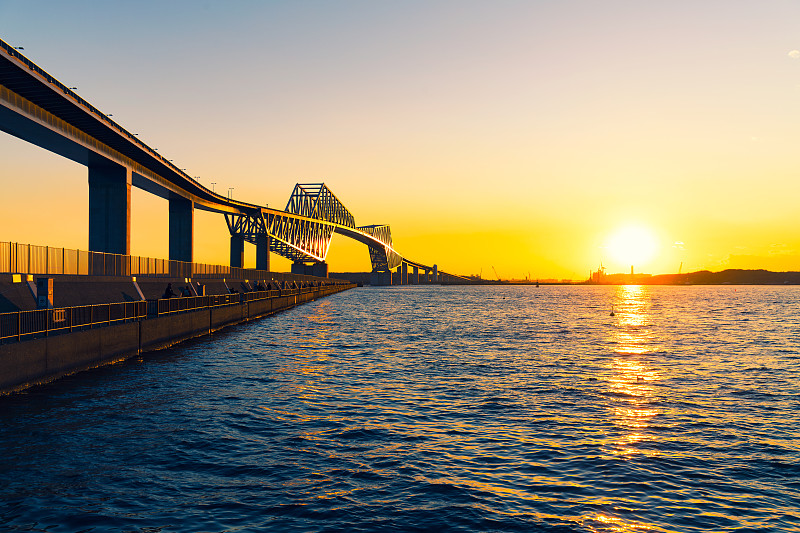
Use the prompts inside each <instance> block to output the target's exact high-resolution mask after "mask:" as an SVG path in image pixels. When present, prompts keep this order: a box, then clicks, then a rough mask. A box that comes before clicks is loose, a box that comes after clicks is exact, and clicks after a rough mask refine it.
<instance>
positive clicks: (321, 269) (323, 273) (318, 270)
mask: <svg viewBox="0 0 800 533" xmlns="http://www.w3.org/2000/svg"><path fill="white" fill-rule="evenodd" d="M311 275H312V276H317V277H318V278H327V277H328V263H325V262H324V261H323V262H321V263H314V265H313V266H312V267H311Z"/></svg>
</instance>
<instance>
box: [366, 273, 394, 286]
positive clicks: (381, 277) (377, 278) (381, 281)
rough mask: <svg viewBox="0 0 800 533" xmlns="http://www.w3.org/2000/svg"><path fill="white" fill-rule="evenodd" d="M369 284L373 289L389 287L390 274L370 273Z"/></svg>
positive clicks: (390, 281) (390, 282)
mask: <svg viewBox="0 0 800 533" xmlns="http://www.w3.org/2000/svg"><path fill="white" fill-rule="evenodd" d="M369 284H370V285H372V286H373V287H378V286H383V285H391V284H392V273H391V272H370V274H369Z"/></svg>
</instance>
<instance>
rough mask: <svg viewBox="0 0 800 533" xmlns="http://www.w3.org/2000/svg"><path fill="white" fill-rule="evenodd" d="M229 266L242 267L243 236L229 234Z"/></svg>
mask: <svg viewBox="0 0 800 533" xmlns="http://www.w3.org/2000/svg"><path fill="white" fill-rule="evenodd" d="M231 267H234V268H244V236H242V235H231Z"/></svg>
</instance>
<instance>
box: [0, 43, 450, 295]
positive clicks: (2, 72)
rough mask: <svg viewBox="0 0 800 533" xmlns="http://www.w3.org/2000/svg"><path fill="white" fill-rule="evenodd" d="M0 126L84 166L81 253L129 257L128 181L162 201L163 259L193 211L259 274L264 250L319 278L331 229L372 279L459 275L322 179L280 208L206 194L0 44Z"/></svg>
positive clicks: (183, 251)
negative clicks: (418, 252)
mask: <svg viewBox="0 0 800 533" xmlns="http://www.w3.org/2000/svg"><path fill="white" fill-rule="evenodd" d="M0 130H2V131H4V132H6V133H8V134H10V135H13V136H15V137H18V138H20V139H23V140H25V141H27V142H30V143H32V144H34V145H36V146H39V147H41V148H44V149H46V150H49V151H51V152H53V153H56V154H59V155H61V156H63V157H66V158H67V159H70V160H72V161H75V162H77V163H80V164H82V165H85V166H86V167H88V170H89V172H88V173H89V249H90V250H91V251H97V252H107V253H117V254H125V255H130V211H131V203H130V191H131V186H134V187H138V188H140V189H143V190H145V191H147V192H149V193H151V194H155V195H157V196H160V197H162V198H165V199H167V200H168V202H169V259H171V260H178V261H186V262H192V261H193V241H194V209H195V208H197V209H203V210H205V211H211V212H216V213H222V214H224V215H225V219H226V221H227V224H228V229H229V231H230V234H231V266H234V267H241V266H243V264H242V263H243V256H244V242H245V241H247V242H251V243H252V244H255V245H256V268H257V269H260V270H269V253H270V252H274V253H277V254H279V255H281V256H283V257H287V258H288V259H291V260H292V261H293V262H294V264H293V266H292V271H293V272H296V273H301V274H313V275H323V276H327V264H325V258H326V256H327V252H328V248H329V245H330V242H331V238H332V234H333V233H334V232H336V233H340V234H342V235H345V236H347V237H349V238H352V239H355V240H357V241H359V242H361V243H363V244H365V245H366V246H367V247H368V248H369V252H370V259H371V262H372V270H373V273H374V274H375V275H376V277H375V279H376V280H381V279H383V280H386V279H387V278H386V276H388V279H389V280H391V279H392V276H391V271H392V270H394V269H396V268H397V269H398V273H401V276H400V278H401V279H402V280H407V279H408V273H407V271H408V267H411V268H412V269H413V272H414V274H417V273H418V272H419V270H422V271H423V272H424V273H425V274H426V275H428V276H431V275H432V281H434V282H435V281H438V280H440V279H443V278H444V277H447V278H448V280H450V281H458V280H462V281H466V278H462V277H460V276H455V275H452V274H446V273H443V272H441V273H440V272H437V266H436V265H425V264H422V263H419V262H416V261H413V260H411V259H409V258H405V257H403V256H402V255H401V254H400V253H398V252H397V251H396V250H395V249H394V247H393V245H392V240H391V231H390V229H389V226H384V225H372V226H361V227H357V226H356V225H355V221H354V218H353V216H352V215H351V214H350V213H349V211H347V210H346V208H345V207H344V205H343V204H342V203H341V202H340V201H339V200H338V199H337V198H336V197H335V195H333V194H332V193H331V192H330V190H329V189H327V187H326V186H325V185H324V184H305V185H302V184H298V185H297V186H296V187H295V190H294V191H293V193H292V196H291V198H290V199H289V203H288V204H287V209H286V210H285V211H281V210H278V209H272V208H269V207H265V206H259V205H255V204H250V203H247V202H242V201H238V200H235V199H232V198H226V197H224V196H222V195H219V194H216V193H215V192H213V191H210V190H209V189H207V188H206V187H204V186H203V185H201V184H200V183H198V182H197V181H195V180H194V179H192V178H191V176H189V175H187V174H186V173H185V172H184V171H183V170H181V169H180V168H178V167H177V166H176V165H174V164H173V163H172V162H170V161H168V160H167V159H166V158H164V157H163V156H162V155H161V154H159V153H158V152H157V151H156V150H155V149H153V148H150V147H149V146H147V145H146V144H145V143H144V142H142V141H141V140H140V139H139V138H138V137H137V136H136V135H135V134H132V133H130V132H128V131H127V130H125V129H124V128H123V127H122V126H120V125H119V124H117V123H116V122H115V121H113V120H112V119H111V118H109V117H108V116H107V115H105V114H104V113H102V112H100V111H99V110H97V109H96V108H95V107H93V106H92V105H91V104H89V103H88V102H87V101H86V100H84V99H83V98H81V97H80V96H78V95H77V94H76V93H74V92H73V91H72V90H71V89H70V88H68V87H66V86H65V85H64V84H62V83H60V82H59V81H58V80H56V79H55V78H54V77H53V76H51V75H50V74H48V73H47V72H45V71H44V70H43V69H41V68H40V67H38V66H37V65H36V64H34V63H33V62H32V61H30V60H29V59H27V58H26V57H25V56H23V55H22V54H21V53H20V52H19V51H17V50H16V49H14V48H13V47H11V46H10V45H8V44H7V43H6V42H4V41H2V40H0ZM398 267H399V268H398ZM389 282H390V283H391V281H389Z"/></svg>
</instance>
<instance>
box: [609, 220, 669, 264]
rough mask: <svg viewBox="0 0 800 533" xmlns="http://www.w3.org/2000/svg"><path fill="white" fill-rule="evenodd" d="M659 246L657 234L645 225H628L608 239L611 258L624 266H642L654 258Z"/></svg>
mask: <svg viewBox="0 0 800 533" xmlns="http://www.w3.org/2000/svg"><path fill="white" fill-rule="evenodd" d="M657 248H658V243H657V241H656V237H655V235H653V232H652V231H650V230H649V229H647V228H645V227H643V226H626V227H624V228H621V229H619V230H617V231H616V233H614V234H613V235H611V237H610V238H609V239H608V244H607V249H608V253H609V254H610V256H611V259H612V260H614V261H616V262H618V263H620V264H621V265H622V266H624V267H626V268H627V267H628V266H633V267H636V268H641V267H643V266H645V265H647V264H648V263H649V262H650V261H652V260H653V258H654V257H655V254H656V250H657Z"/></svg>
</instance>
